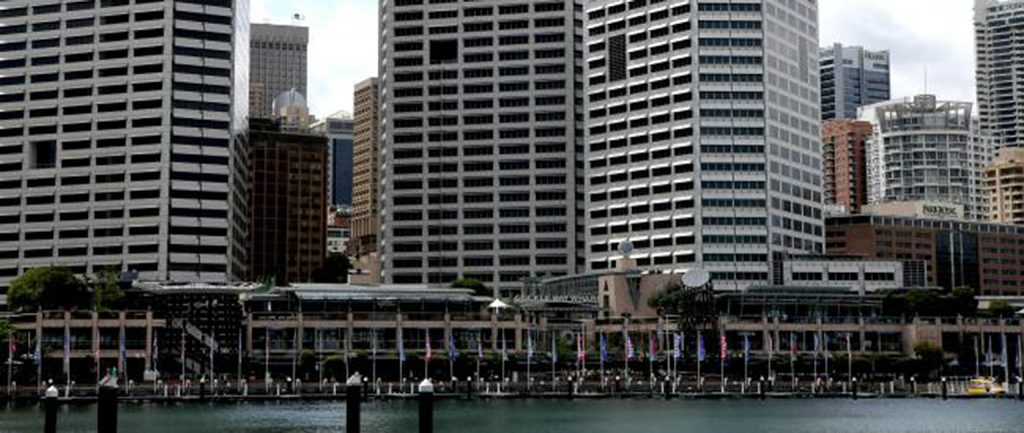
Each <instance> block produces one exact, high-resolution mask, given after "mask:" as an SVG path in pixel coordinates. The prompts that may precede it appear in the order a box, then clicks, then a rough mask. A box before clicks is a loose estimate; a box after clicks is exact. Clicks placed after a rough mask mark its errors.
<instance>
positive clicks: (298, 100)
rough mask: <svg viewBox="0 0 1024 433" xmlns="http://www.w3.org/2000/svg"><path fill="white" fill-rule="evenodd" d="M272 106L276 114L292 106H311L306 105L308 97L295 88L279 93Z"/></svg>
mask: <svg viewBox="0 0 1024 433" xmlns="http://www.w3.org/2000/svg"><path fill="white" fill-rule="evenodd" d="M271 107H272V109H273V111H274V113H275V114H280V113H281V110H283V109H285V108H290V107H299V108H309V106H307V105H306V97H305V96H302V94H301V93H299V92H298V91H297V90H295V89H291V90H289V91H287V92H284V93H281V94H280V95H277V97H276V98H274V103H273V105H272V106H271Z"/></svg>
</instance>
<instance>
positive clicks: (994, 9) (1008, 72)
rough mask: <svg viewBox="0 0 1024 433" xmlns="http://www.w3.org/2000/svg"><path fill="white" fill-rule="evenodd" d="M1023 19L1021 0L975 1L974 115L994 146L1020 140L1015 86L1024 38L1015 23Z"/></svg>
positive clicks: (1020, 100)
mask: <svg viewBox="0 0 1024 433" xmlns="http://www.w3.org/2000/svg"><path fill="white" fill-rule="evenodd" d="M1021 19H1024V0H975V1H974V42H975V56H976V68H977V69H976V71H975V72H976V73H975V76H976V80H977V83H976V84H977V97H978V118H979V119H980V121H981V125H980V126H981V130H982V131H983V133H985V134H988V135H991V136H992V138H993V140H994V141H995V145H996V147H997V149H998V148H1002V147H1019V146H1021V145H1022V142H1024V118H1022V117H1021V116H1020V111H1021V110H1022V107H1024V92H1021V90H1020V89H1019V87H1018V85H1017V84H1016V83H1018V82H1019V81H1020V80H1021V72H1020V71H1019V70H1018V68H1017V67H1016V65H1019V64H1020V63H1021V62H1024V54H1022V49H1024V41H1022V40H1021V39H1020V37H1018V33H1019V29H1018V26H1017V25H1016V24H1015V23H1016V22H1017V21H1019V20H1021Z"/></svg>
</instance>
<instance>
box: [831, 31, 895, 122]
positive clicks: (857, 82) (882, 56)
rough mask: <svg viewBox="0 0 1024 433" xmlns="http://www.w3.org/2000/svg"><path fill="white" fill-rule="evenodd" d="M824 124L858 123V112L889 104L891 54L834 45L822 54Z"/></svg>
mask: <svg viewBox="0 0 1024 433" xmlns="http://www.w3.org/2000/svg"><path fill="white" fill-rule="evenodd" d="M819 64H820V65H821V120H832V119H856V118H857V108H858V107H861V106H864V105H869V104H874V103H876V102H883V101H888V100H889V99H890V97H891V96H890V86H889V52H888V51H869V50H866V49H864V48H863V47H844V46H843V45H842V44H838V43H837V44H834V45H832V46H831V47H828V48H823V49H822V50H821V58H820V60H819Z"/></svg>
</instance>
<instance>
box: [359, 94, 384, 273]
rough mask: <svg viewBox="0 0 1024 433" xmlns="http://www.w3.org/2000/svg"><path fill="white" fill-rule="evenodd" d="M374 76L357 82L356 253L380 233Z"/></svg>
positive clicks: (370, 248) (372, 245) (367, 249)
mask: <svg viewBox="0 0 1024 433" xmlns="http://www.w3.org/2000/svg"><path fill="white" fill-rule="evenodd" d="M377 86H378V83H377V79H376V78H369V79H367V80H365V81H363V82H361V83H359V84H356V88H355V99H354V105H355V107H354V109H353V113H354V118H355V124H354V126H353V139H354V144H353V151H352V153H353V156H352V236H353V241H354V242H353V243H354V247H355V248H354V249H355V252H356V255H363V254H368V253H373V252H376V251H377V242H378V235H379V233H380V218H379V217H378V215H379V214H380V209H379V206H380V201H379V200H378V198H377V191H378V187H379V183H380V177H379V176H380V164H378V161H379V160H380V157H379V153H380V147H379V146H377V142H378V140H379V138H380V136H379V127H380V123H379V120H378V117H377V112H378V103H377V94H378V92H379V89H378V87H377Z"/></svg>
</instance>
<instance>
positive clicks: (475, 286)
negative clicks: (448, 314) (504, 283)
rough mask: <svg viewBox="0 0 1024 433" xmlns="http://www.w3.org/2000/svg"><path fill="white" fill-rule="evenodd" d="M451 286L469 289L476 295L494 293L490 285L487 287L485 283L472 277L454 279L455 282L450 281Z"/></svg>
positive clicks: (490, 294) (491, 294)
mask: <svg viewBox="0 0 1024 433" xmlns="http://www.w3.org/2000/svg"><path fill="white" fill-rule="evenodd" d="M452 288H453V289H470V290H472V291H473V293H475V294H476V295H477V296H493V295H494V292H493V291H492V290H491V288H490V287H487V285H486V284H484V283H483V282H482V281H480V280H474V279H472V278H463V279H461V280H455V282H454V283H452Z"/></svg>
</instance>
